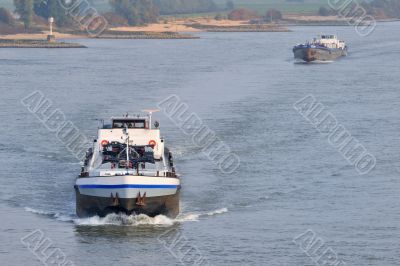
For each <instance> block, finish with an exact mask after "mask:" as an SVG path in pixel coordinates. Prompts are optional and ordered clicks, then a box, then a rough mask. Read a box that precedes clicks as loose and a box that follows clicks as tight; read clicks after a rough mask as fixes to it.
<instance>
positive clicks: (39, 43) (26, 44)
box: [0, 39, 86, 48]
mask: <svg viewBox="0 0 400 266" xmlns="http://www.w3.org/2000/svg"><path fill="white" fill-rule="evenodd" d="M0 48H86V46H84V45H81V44H78V43H66V42H49V41H47V40H37V39H23V40H22V39H18V40H13V39H0Z"/></svg>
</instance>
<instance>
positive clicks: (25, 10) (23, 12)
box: [14, 0, 33, 29]
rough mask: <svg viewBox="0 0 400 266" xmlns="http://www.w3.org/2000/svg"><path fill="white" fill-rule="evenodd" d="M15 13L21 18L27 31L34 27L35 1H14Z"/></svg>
mask: <svg viewBox="0 0 400 266" xmlns="http://www.w3.org/2000/svg"><path fill="white" fill-rule="evenodd" d="M14 6H15V11H16V12H17V13H18V14H19V15H20V16H21V19H22V21H23V22H24V26H25V29H28V28H30V27H31V25H32V17H33V0H14Z"/></svg>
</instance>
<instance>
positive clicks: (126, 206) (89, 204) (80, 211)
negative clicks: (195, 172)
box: [75, 187, 179, 219]
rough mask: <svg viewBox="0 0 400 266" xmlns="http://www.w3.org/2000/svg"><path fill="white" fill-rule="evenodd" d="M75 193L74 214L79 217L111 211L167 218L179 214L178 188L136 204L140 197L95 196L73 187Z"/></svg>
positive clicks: (105, 213) (103, 215)
mask: <svg viewBox="0 0 400 266" xmlns="http://www.w3.org/2000/svg"><path fill="white" fill-rule="evenodd" d="M75 193H76V214H77V215H78V217H80V218H85V217H92V216H96V215H97V216H100V217H105V216H107V215H108V214H111V213H124V214H127V215H132V214H136V215H138V214H145V215H148V216H150V217H155V216H157V215H165V216H167V217H169V218H172V219H174V218H176V216H178V214H179V190H178V191H177V193H176V194H174V195H167V196H159V197H148V198H145V199H144V201H142V202H143V203H144V204H138V202H139V201H140V199H138V198H128V199H123V198H122V199H120V198H117V197H113V196H112V195H110V197H107V198H105V197H95V196H88V195H83V194H81V193H80V192H79V189H78V188H76V187H75Z"/></svg>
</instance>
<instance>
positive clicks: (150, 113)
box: [142, 109, 160, 130]
mask: <svg viewBox="0 0 400 266" xmlns="http://www.w3.org/2000/svg"><path fill="white" fill-rule="evenodd" d="M159 111H160V109H145V110H142V112H145V113H148V114H149V129H150V130H151V117H152V115H153V113H156V112H159Z"/></svg>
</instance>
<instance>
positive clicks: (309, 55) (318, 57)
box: [293, 48, 347, 62]
mask: <svg viewBox="0 0 400 266" xmlns="http://www.w3.org/2000/svg"><path fill="white" fill-rule="evenodd" d="M293 53H294V58H295V59H299V60H303V61H305V62H313V61H333V60H335V59H338V58H340V57H342V56H346V55H347V50H346V49H321V48H294V49H293Z"/></svg>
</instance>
